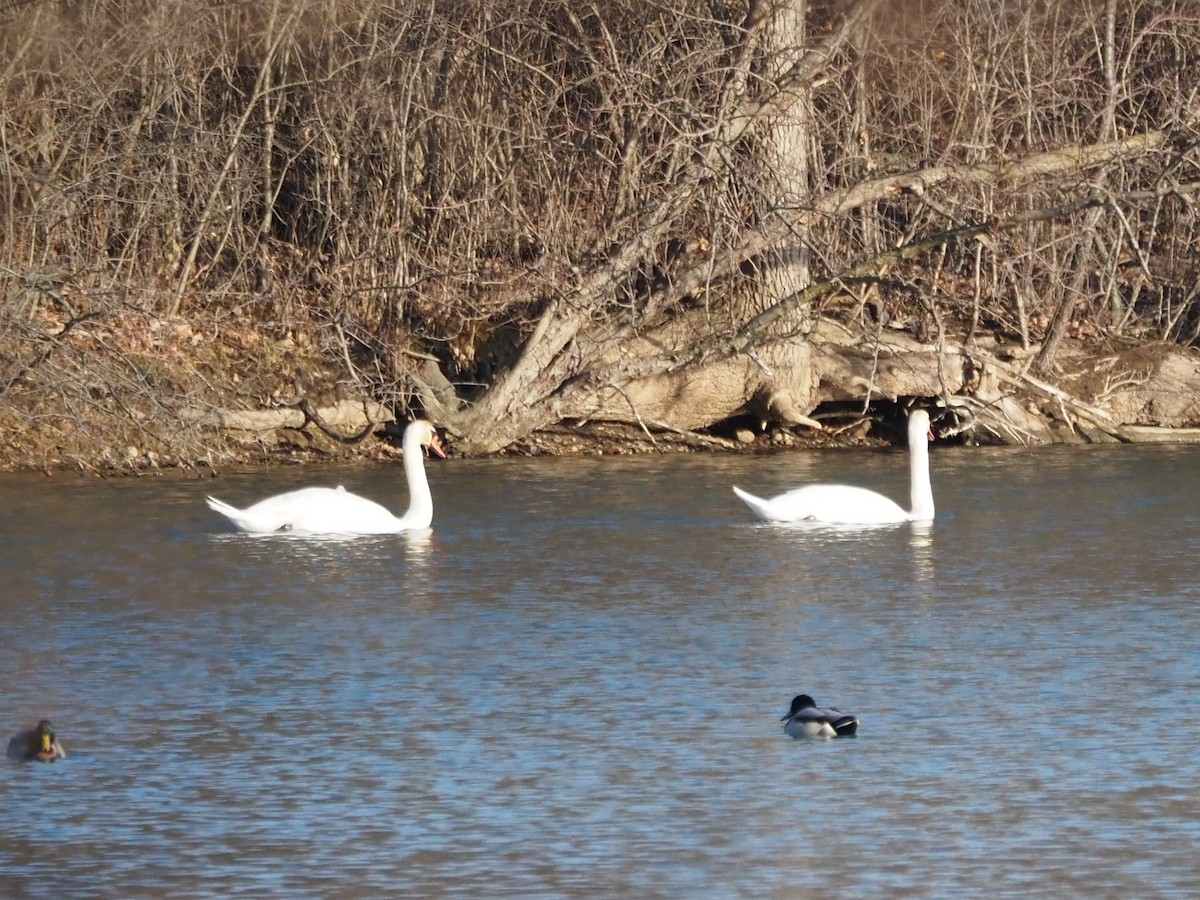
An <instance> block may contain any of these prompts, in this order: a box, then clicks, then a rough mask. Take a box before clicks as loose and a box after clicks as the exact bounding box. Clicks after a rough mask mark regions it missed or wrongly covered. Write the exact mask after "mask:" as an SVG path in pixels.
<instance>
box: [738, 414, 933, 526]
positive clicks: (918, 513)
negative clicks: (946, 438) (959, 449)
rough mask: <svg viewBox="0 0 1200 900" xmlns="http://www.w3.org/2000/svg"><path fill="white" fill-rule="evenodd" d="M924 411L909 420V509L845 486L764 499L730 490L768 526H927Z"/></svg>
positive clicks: (928, 502)
mask: <svg viewBox="0 0 1200 900" xmlns="http://www.w3.org/2000/svg"><path fill="white" fill-rule="evenodd" d="M931 434H932V432H930V430H929V413H927V412H925V410H923V409H918V410H914V411H913V413H912V414H911V415H910V416H909V417H908V450H909V487H910V497H911V502H912V510H911V511H909V510H907V509H905V508H904V507H902V506H901V505H900V504H898V503H896V502H895V501H894V500H890V499H889V498H887V497H885V496H883V495H882V494H877V493H876V492H875V491H869V490H867V489H866V488H861V487H854V486H853V485H848V484H810V485H809V486H808V487H802V488H797V489H796V490H794V491H788V492H787V493H785V494H780V495H779V496H778V497H772V498H771V499H769V500H764V499H763V498H762V497H755V496H754V495H753V494H750V493H747V492H746V491H743V490H742V489H741V488H739V487H735V488H734V489H733V492H734V493H735V494H737V495H738V496H739V497H740V498H741V499H742V501H743V502H745V504H746V505H747V506H749V507H750V508H751V509H752V510H754V513H755V514H756V515H757V516H758V517H759V518H761V519H765V520H766V521H768V522H808V523H812V524H825V525H888V524H892V523H896V522H932V521H933V488H932V486H931V485H930V483H929V444H928V440H929V438H930V436H931Z"/></svg>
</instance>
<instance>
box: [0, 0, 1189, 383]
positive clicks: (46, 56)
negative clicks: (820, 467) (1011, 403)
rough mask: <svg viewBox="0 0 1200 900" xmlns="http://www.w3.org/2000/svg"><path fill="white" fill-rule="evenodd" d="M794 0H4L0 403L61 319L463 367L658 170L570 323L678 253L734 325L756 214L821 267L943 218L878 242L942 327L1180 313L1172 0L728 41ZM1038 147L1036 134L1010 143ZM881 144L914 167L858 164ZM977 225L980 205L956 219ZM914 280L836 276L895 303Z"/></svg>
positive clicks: (949, 12)
mask: <svg viewBox="0 0 1200 900" xmlns="http://www.w3.org/2000/svg"><path fill="white" fill-rule="evenodd" d="M860 2H861V0H860ZM797 4H799V5H801V6H805V9H806V21H807V31H808V34H807V41H808V42H809V44H811V45H812V46H818V45H819V44H820V42H821V40H822V38H823V37H825V36H826V35H827V34H829V33H831V32H832V31H834V30H835V29H836V28H837V27H838V22H839V20H840V19H841V18H842V17H843V16H844V14H845V13H846V12H847V10H848V9H850V8H851V7H853V6H856V5H859V4H855V3H851V2H838V0H825V2H811V3H808V4H807V5H805V4H804V0H780V2H772V0H751V2H749V3H747V0H727V2H721V0H708V2H695V0H636V2H634V0H613V2H608V3H603V4H599V3H597V4H580V3H576V2H571V0H498V2H487V3H483V2H478V0H449V2H440V0H439V2H431V3H425V4H410V3H390V2H386V0H298V2H291V0H246V2H241V3H235V4H226V3H205V4H199V5H193V6H192V7H191V8H189V10H188V12H187V14H186V15H183V14H181V12H180V8H179V7H178V5H176V4H165V3H160V2H155V0H140V2H135V0H80V2H76V3H71V4H65V3H61V4H60V3H42V2H30V3H11V2H10V3H8V4H7V5H5V6H4V7H3V8H2V9H0V165H2V166H3V169H2V171H0V338H2V340H3V346H2V348H0V349H2V352H3V356H0V391H3V392H4V393H0V403H3V400H4V395H5V393H8V392H9V390H10V389H11V388H13V387H14V386H15V385H17V384H19V383H29V382H30V380H31V379H33V380H35V381H36V379H37V378H38V377H39V376H38V375H37V369H38V367H39V365H40V364H41V361H42V360H43V359H48V358H49V357H50V356H51V355H52V354H51V352H50V351H51V350H57V349H58V344H56V343H54V341H53V340H52V338H53V337H54V335H53V332H54V329H55V328H59V327H62V325H63V324H64V323H75V322H79V321H83V320H84V317H87V316H109V315H122V316H130V315H147V316H153V317H167V318H177V317H182V318H183V319H185V320H189V321H196V322H199V321H201V320H208V319H212V318H216V319H217V320H222V319H226V318H228V317H230V316H234V315H235V314H236V315H237V316H239V317H240V319H239V321H249V322H252V323H254V324H255V325H256V326H257V327H259V328H261V329H262V330H264V331H266V332H270V333H273V334H284V333H287V332H289V330H291V329H296V328H304V327H308V326H311V325H313V324H316V325H318V326H320V327H319V328H318V329H317V330H318V332H319V334H320V335H321V339H322V340H324V341H326V342H327V343H328V346H329V350H330V355H331V357H334V358H342V357H345V358H347V359H349V358H350V357H351V356H352V357H353V360H354V363H353V364H354V365H355V366H357V367H359V371H362V368H363V367H366V366H368V364H369V365H370V367H372V371H371V373H370V378H371V380H373V381H374V382H375V384H374V388H375V389H376V391H377V392H378V393H380V394H381V395H384V396H391V397H392V398H393V399H397V398H398V399H401V400H402V399H403V397H405V396H407V392H408V391H409V387H410V385H409V380H408V379H409V373H410V372H411V371H413V370H414V365H415V364H414V362H413V361H414V360H415V359H417V358H418V357H419V355H420V354H432V355H433V356H435V357H437V358H438V359H439V360H440V362H441V363H442V366H443V368H444V369H445V370H446V371H448V372H450V373H452V374H453V375H454V376H455V377H456V378H457V379H458V380H460V381H461V382H464V383H467V382H475V383H479V384H482V385H486V384H487V383H488V381H489V379H490V378H491V377H492V374H493V372H494V368H495V367H496V366H503V365H504V364H505V362H506V358H507V356H508V355H510V354H511V353H512V352H513V348H515V347H518V346H519V345H520V342H521V341H522V340H523V338H524V337H525V336H526V335H527V334H528V333H529V331H530V330H531V329H533V328H534V327H535V325H536V323H537V319H538V315H539V313H540V311H541V310H542V309H543V308H544V307H545V305H546V304H547V303H549V302H551V301H553V300H555V299H561V298H568V299H569V298H571V297H572V292H573V290H574V288H575V286H577V285H578V284H579V283H580V282H581V281H582V280H584V279H585V278H586V277H587V275H588V274H589V273H594V272H596V271H598V270H602V269H603V268H604V267H605V266H607V265H610V264H611V259H610V254H611V252H612V248H614V247H617V246H621V245H622V244H625V243H627V242H628V241H629V240H630V239H631V236H634V235H636V234H637V233H638V232H639V230H640V229H642V228H644V227H645V222H644V217H645V216H646V215H647V214H648V211H649V210H652V209H661V208H662V198H664V197H666V196H669V195H670V194H671V192H672V191H679V190H680V185H681V184H683V183H684V182H685V181H686V182H687V183H688V185H689V187H688V189H687V191H686V194H685V195H684V199H683V201H682V202H680V203H678V204H677V205H676V206H675V207H674V209H675V211H676V212H675V220H674V221H673V223H672V225H671V228H670V229H669V236H668V238H667V239H665V240H662V241H658V242H656V243H655V245H654V246H653V247H651V248H649V249H648V250H647V252H645V253H643V254H642V255H641V257H640V258H639V259H638V260H637V263H636V265H633V266H631V267H629V268H628V271H622V272H619V273H617V275H618V276H619V277H618V278H617V279H616V281H615V283H616V284H617V285H618V287H617V288H616V289H615V290H613V291H612V293H611V294H610V295H608V296H606V297H603V298H599V299H596V298H592V299H591V300H589V302H590V303H592V306H591V307H590V308H589V309H588V310H587V312H588V313H589V315H591V316H592V317H594V319H595V320H597V321H600V322H603V321H605V320H606V319H612V320H613V321H622V322H628V321H629V320H630V319H631V318H636V316H637V314H638V310H639V305H640V304H641V303H642V301H643V300H644V298H646V297H647V296H650V295H652V294H654V293H655V292H658V293H659V294H660V295H661V293H662V292H664V291H670V290H671V289H672V284H673V283H674V281H675V279H677V278H678V277H679V275H680V273H685V272H693V273H694V272H696V271H704V272H705V273H707V274H706V276H705V279H704V282H703V284H702V285H701V287H700V288H699V289H697V288H696V286H695V284H694V283H689V286H688V289H687V290H686V291H684V292H682V293H681V295H680V296H678V297H676V298H674V299H673V300H672V303H674V304H677V305H678V304H706V305H708V306H710V307H711V308H712V309H713V310H714V313H715V315H714V317H713V319H712V322H713V323H714V324H713V327H714V329H715V330H717V331H719V330H720V329H721V328H726V329H727V330H728V331H729V332H732V331H734V330H736V329H737V328H738V327H740V326H741V325H742V324H744V319H745V315H747V314H748V313H747V312H746V311H745V310H743V309H742V308H741V307H739V306H738V305H737V304H736V303H734V302H733V300H734V298H736V297H737V296H738V295H739V294H740V293H744V290H745V287H746V282H747V281H748V280H752V279H753V277H754V272H755V262H756V260H755V256H756V254H757V253H758V252H760V251H761V250H762V246H761V244H760V245H755V244H754V243H753V241H748V236H753V235H755V234H766V233H768V232H769V231H770V233H771V234H772V235H773V236H772V237H771V238H770V239H769V242H776V243H777V242H778V241H779V237H778V235H779V229H778V225H777V224H775V225H771V226H770V228H769V227H768V225H769V223H778V222H779V221H784V222H787V221H788V220H789V218H794V219H795V220H796V221H801V220H803V222H804V225H803V227H800V226H797V227H796V228H795V230H794V232H793V233H792V234H791V235H790V237H788V238H785V239H789V240H793V241H797V242H803V243H804V244H806V245H807V247H808V248H809V250H810V252H811V257H812V259H813V261H814V268H813V275H814V277H815V278H822V277H834V276H836V275H837V274H838V273H841V272H845V271H847V270H850V269H852V268H854V267H855V266H857V265H860V264H862V263H863V262H865V261H869V260H871V259H872V258H875V257H877V256H879V255H880V254H883V253H886V252H888V251H892V250H894V249H895V248H896V247H898V246H902V245H905V244H906V243H914V242H921V241H925V240H927V239H929V237H930V236H931V235H936V234H940V233H950V237H951V239H949V240H947V241H945V242H942V243H939V242H938V241H936V240H935V241H934V242H933V244H934V246H936V247H937V250H936V251H935V252H931V253H929V254H927V255H925V256H924V257H922V258H921V259H920V260H919V264H918V265H917V267H916V268H912V267H911V266H910V267H909V268H906V269H904V270H903V271H901V270H900V269H897V268H893V269H892V270H890V271H891V272H892V274H894V275H896V277H898V278H901V277H902V278H907V279H912V278H919V279H920V280H921V281H922V290H923V291H924V293H925V294H926V295H927V296H928V297H929V298H931V299H932V302H933V303H934V304H935V307H936V308H937V309H938V310H939V311H940V312H941V313H942V314H943V315H945V316H946V317H947V318H951V319H957V320H958V321H959V322H961V323H962V324H963V327H964V328H969V329H973V330H994V331H999V332H1003V333H1005V334H1007V335H1011V336H1016V337H1018V338H1019V339H1020V340H1022V341H1023V342H1024V343H1026V344H1027V345H1028V344H1031V343H1035V342H1037V341H1040V340H1042V339H1043V338H1044V337H1046V335H1047V331H1048V330H1049V329H1053V328H1054V327H1055V326H1056V322H1057V327H1059V328H1060V329H1065V328H1067V327H1075V328H1078V327H1080V326H1081V325H1083V326H1086V327H1088V328H1091V329H1093V330H1094V331H1096V332H1104V333H1109V334H1121V333H1124V334H1129V335H1133V336H1140V337H1152V338H1164V339H1170V340H1178V341H1183V342H1194V341H1195V340H1196V338H1197V332H1198V330H1200V315H1198V314H1197V313H1198V311H1200V306H1198V304H1197V296H1196V291H1197V284H1198V283H1200V282H1198V279H1197V268H1198V264H1197V257H1196V251H1195V247H1196V246H1197V245H1198V241H1200V233H1198V232H1197V222H1196V216H1195V214H1194V194H1193V192H1194V190H1195V188H1196V186H1197V184H1198V183H1200V155H1198V154H1197V151H1196V149H1195V142H1196V137H1197V131H1196V124H1197V110H1198V108H1200V107H1198V103H1197V90H1198V87H1197V83H1196V81H1195V78H1194V72H1195V71H1196V66H1197V63H1200V9H1198V8H1197V7H1196V4H1195V3H1194V2H1192V0H1128V2H1126V0H1122V2H1116V0H1107V2H1104V0H1098V2H1089V0H1060V2H1055V0H1003V2H996V0H904V2H891V3H875V4H870V5H871V6H872V7H873V9H872V15H871V16H870V17H869V18H868V19H867V20H866V21H865V22H864V24H863V25H862V27H860V28H858V29H857V30H856V32H855V33H854V34H853V36H852V39H851V40H849V41H847V42H844V43H841V44H839V46H838V48H837V50H836V51H835V52H834V53H833V54H832V55H831V56H829V58H827V59H824V60H823V61H822V63H821V65H820V66H819V67H817V68H816V69H808V68H806V69H804V70H803V71H800V70H799V69H798V68H797V69H796V70H792V71H789V69H788V67H787V66H786V65H783V66H781V65H779V64H778V60H772V59H769V58H768V57H767V55H766V54H767V53H768V51H767V50H764V49H763V48H764V46H765V45H764V44H763V43H761V42H758V41H754V40H750V36H751V32H752V31H753V30H754V29H755V28H759V27H760V26H761V25H762V23H763V22H764V21H769V20H770V19H771V17H772V16H774V15H775V14H776V12H777V8H778V7H782V6H789V7H792V8H795V7H796V6H797ZM806 49H808V47H791V48H779V47H775V48H772V49H770V51H769V52H770V53H775V52H777V51H779V50H782V51H784V52H785V53H786V54H788V55H789V57H790V56H791V55H795V56H797V57H798V56H799V55H801V54H802V53H803V52H804V51H805V50H806ZM747 53H750V54H752V58H751V59H750V60H749V64H748V65H743V63H744V62H745V58H744V54H747ZM796 96H806V97H807V98H808V103H809V104H810V108H811V112H812V117H813V118H812V123H813V128H812V132H811V134H812V140H811V146H810V147H809V148H808V153H809V157H810V158H809V160H808V163H809V165H808V167H807V171H808V173H809V176H808V177H809V179H810V184H809V185H808V188H807V193H808V197H807V198H801V200H800V202H799V203H798V205H797V208H795V209H781V208H780V196H781V193H780V185H779V184H778V183H777V181H776V180H775V177H774V175H775V173H774V172H773V171H772V169H771V168H770V166H769V165H768V164H767V162H766V160H767V159H768V158H769V157H768V156H767V155H766V154H765V153H764V152H763V140H764V134H766V133H768V132H769V129H770V128H771V122H772V119H771V117H772V115H773V114H774V112H775V111H777V110H778V109H779V108H780V102H781V100H783V99H786V98H789V97H791V98H794V97H796ZM737 117H748V118H749V119H750V120H751V121H750V123H749V125H748V126H746V127H731V126H730V121H731V119H734V118H737ZM1148 134H1153V135H1156V136H1158V137H1157V138H1156V139H1155V140H1153V141H1150V142H1140V143H1139V142H1137V141H1136V140H1134V139H1141V138H1142V137H1144V136H1145V135H1148ZM1124 140H1131V141H1132V142H1131V144H1130V149H1129V150H1128V152H1121V151H1120V150H1119V149H1118V150H1116V151H1114V152H1112V153H1107V154H1104V155H1103V156H1101V157H1098V158H1097V161H1096V162H1094V163H1088V162H1086V161H1083V160H1082V158H1081V161H1080V162H1079V164H1077V165H1062V164H1061V160H1062V158H1063V155H1064V154H1065V155H1066V157H1068V158H1069V157H1070V155H1071V154H1072V153H1075V152H1076V151H1078V150H1080V149H1081V148H1089V147H1094V146H1097V145H1111V144H1112V143H1113V142H1119V141H1124ZM1039 154H1042V155H1044V157H1045V159H1047V160H1052V159H1053V160H1055V162H1054V164H1050V163H1049V162H1048V163H1047V164H1046V165H1045V166H1044V167H1043V169H1044V171H1042V172H1038V171H1033V170H1031V167H1029V166H1027V167H1026V168H1024V169H1022V170H1021V171H1020V174H1019V175H1014V176H1013V177H1011V178H1010V177H1008V175H1006V174H1005V166H1008V165H1014V166H1015V165H1016V164H1018V163H1019V162H1020V161H1022V160H1029V159H1031V158H1033V159H1035V160H1036V159H1037V158H1038V155H1039ZM1032 169H1036V165H1034V166H1033V167H1032ZM1014 171H1015V169H1014ZM899 173H924V175H927V176H928V177H923V178H921V179H917V180H912V179H910V180H908V181H897V182H896V183H895V184H894V185H888V186H884V187H879V188H878V189H877V190H874V191H872V190H864V186H870V185H872V184H876V185H880V184H882V183H883V182H881V179H882V180H886V179H887V178H888V177H889V176H894V175H898V174H899ZM981 222H992V223H1002V224H1003V226H1004V227H1002V228H996V229H992V230H990V231H989V232H988V233H987V234H985V235H983V236H976V237H975V238H974V239H971V240H954V239H952V238H953V236H954V235H953V233H954V231H955V229H960V228H969V227H970V226H972V225H977V224H978V223H981ZM772 228H773V229H774V230H773V231H772V230H771V229H772ZM1081 236H1086V239H1083V238H1081ZM748 247H750V248H752V251H748V250H747V248H748ZM910 298H911V292H910V291H903V290H902V291H895V292H892V291H887V290H875V291H869V292H867V293H865V294H860V295H859V296H858V297H857V300H858V301H860V302H866V301H870V304H871V305H872V306H873V307H874V308H875V310H876V312H877V313H878V315H881V316H889V317H895V316H899V317H904V316H906V315H908V314H909V313H910V312H912V311H913V310H912V309H910V308H909V305H910V304H912V302H913V301H912V300H911V299H910ZM779 299H782V298H779ZM46 315H51V317H52V319H53V321H54V323H55V325H54V327H53V328H52V327H50V326H48V325H47V324H46V322H45V321H44V320H43V319H39V318H38V317H39V316H43V317H45V316H46ZM347 338H348V340H346V339H347ZM126 368H129V366H126ZM133 368H136V366H135V367H133ZM82 380H84V379H82V376H81V383H82ZM135 380H136V377H135ZM60 389H61V387H60ZM81 390H82V389H81ZM85 395H86V391H84V392H83V393H82V394H81V396H85Z"/></svg>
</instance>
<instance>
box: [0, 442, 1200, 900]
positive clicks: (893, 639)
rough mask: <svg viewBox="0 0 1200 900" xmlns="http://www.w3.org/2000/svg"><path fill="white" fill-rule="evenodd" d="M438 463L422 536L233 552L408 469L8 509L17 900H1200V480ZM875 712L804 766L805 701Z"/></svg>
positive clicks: (1079, 459)
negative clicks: (310, 497)
mask: <svg viewBox="0 0 1200 900" xmlns="http://www.w3.org/2000/svg"><path fill="white" fill-rule="evenodd" d="M932 461H933V472H934V493H935V497H936V500H937V504H938V518H937V521H936V522H935V524H934V525H933V527H932V528H929V529H924V530H918V529H915V528H914V527H912V526H900V527H891V528H886V529H882V530H874V531H866V532H836V531H811V530H801V529H795V528H787V527H780V526H769V525H763V524H758V523H756V522H755V521H753V520H752V519H751V517H750V514H749V511H748V510H747V509H746V508H745V507H743V506H742V504H741V503H740V502H739V501H738V500H737V499H736V498H735V497H734V496H733V494H732V493H731V491H730V485H732V484H735V483H736V484H738V485H740V486H742V487H745V488H747V489H749V490H752V491H754V492H756V493H760V494H772V493H775V492H777V491H778V490H782V489H785V488H789V487H795V486H799V485H801V484H803V483H805V482H806V481H810V480H814V479H820V480H826V481H841V482H852V483H856V484H862V485H865V486H868V487H873V488H875V489H877V490H880V491H882V492H884V493H887V494H888V495H889V496H892V497H894V498H896V499H898V500H900V501H901V502H902V503H906V502H907V499H906V498H907V459H906V457H905V455H904V454H903V453H902V452H869V451H862V452H857V451H844V452H821V453H792V454H787V455H779V456H769V457H713V456H682V457H680V456H673V457H666V458H661V457H656V458H638V459H628V458H603V459H587V460H570V459H567V460H529V461H512V460H507V461H487V462H464V461H446V462H443V461H437V460H431V461H430V462H429V464H428V469H429V473H430V480H431V482H432V486H433V493H434V499H435V504H436V512H435V518H434V527H433V530H432V533H430V534H428V535H426V536H417V537H413V536H409V537H405V536H393V537H383V538H364V539H357V540H353V541H329V540H326V541H313V540H299V539H295V538H283V537H279V538H276V537H270V538H251V537H247V536H242V535H236V534H232V533H230V532H229V531H228V525H227V523H226V522H225V520H224V519H222V518H221V517H220V516H218V515H217V514H215V513H213V512H211V511H210V510H208V509H207V508H206V506H205V504H204V496H205V494H207V493H214V494H216V495H217V496H220V497H221V498H222V499H225V500H227V501H230V502H233V503H235V504H239V505H244V504H246V503H248V502H250V501H253V500H257V499H260V498H262V497H263V496H266V495H268V494H272V493H276V492H278V491H281V490H287V489H291V488H293V487H297V486H300V485H304V484H313V483H322V484H337V483H339V482H341V483H344V484H345V485H346V486H347V488H348V489H350V490H355V491H357V492H359V493H362V494H364V495H367V496H370V497H372V498H373V499H376V500H379V501H380V502H383V503H384V504H385V505H387V506H389V507H390V508H392V509H394V510H396V511H402V510H403V507H404V506H405V504H406V503H407V496H406V491H405V487H404V482H403V476H402V474H401V471H400V468H399V466H398V465H397V466H390V467H370V468H358V469H340V470H330V469H316V468H301V469H288V470H283V471H280V470H275V471H269V472H268V471H263V472H255V473H246V474H236V475H224V476H223V477H220V478H218V479H216V480H205V481H200V480H183V479H175V478H153V477H150V478H141V479H124V480H112V481H98V480H84V479H75V478H73V477H71V476H58V477H55V478H53V479H46V478H42V477H36V476H20V477H15V476H14V477H5V478H0V502H2V503H3V509H4V515H3V517H0V519H2V520H0V579H2V580H0V585H2V587H0V651H2V652H0V682H2V684H3V686H4V690H3V696H2V698H0V726H3V729H4V734H3V737H4V739H7V736H8V734H9V733H11V732H14V731H15V730H17V728H18V727H20V726H22V725H24V724H26V723H30V722H32V721H35V720H36V719H38V718H39V717H42V716H46V717H49V718H50V719H52V720H53V722H54V723H55V725H56V727H57V729H58V732H59V734H60V736H61V738H62V741H63V743H64V744H65V745H66V747H67V750H68V753H69V756H68V757H67V759H65V760H63V761H61V762H59V763H56V764H54V765H49V766H47V765H20V764H14V763H8V762H5V763H4V764H3V765H0V808H2V809H3V811H4V816H3V824H0V895H3V896H5V897H64V896H66V897H92V896H96V897H137V896H170V897H191V896H195V897H207V896H222V897H225V896H254V897H262V896H287V897H301V896H311V897H343V896H345V897H349V896H393V897H394V896H406V897H418V896H428V897H501V896H522V897H537V896H547V897H552V896H570V897H583V896H587V897H616V898H625V897H629V898H642V897H682V896H704V897H781V898H782V897H797V896H811V895H816V894H818V893H823V894H831V895H834V896H871V895H874V896H904V895H912V896H923V897H924V896H944V897H956V896H962V895H964V894H973V895H977V896H978V895H983V894H986V895H989V896H1004V895H1017V894H1035V895H1046V894H1054V895H1058V896H1081V895H1096V896H1105V897H1118V896H1140V897H1145V896H1171V895H1184V894H1190V895H1195V894H1196V893H1197V892H1198V891H1200V854H1198V853H1197V848H1198V847H1200V765H1198V762H1197V757H1198V751H1197V746H1198V745H1200V712H1198V710H1197V703H1196V696H1195V693H1196V687H1197V680H1198V679H1197V676H1198V674H1200V671H1198V670H1200V639H1198V637H1197V625H1198V624H1200V608H1198V606H1197V599H1200V591H1198V589H1197V587H1196V579H1197V572H1198V567H1197V564H1198V560H1200V504H1198V503H1197V499H1198V497H1200V449H1197V448H1171V447H1142V448H1128V447H1097V448H1089V449H1070V450H1066V449H1050V450H1041V451H1037V452H1034V453H1029V452H1022V451H1011V450H1006V451H997V450H960V449H954V448H939V447H936V446H935V447H934V449H933V454H932ZM800 692H807V693H810V694H812V695H813V696H814V697H815V698H816V699H817V701H818V703H820V704H832V705H837V706H840V707H842V708H843V709H845V710H848V711H851V712H854V713H857V714H858V715H859V717H860V719H861V726H860V729H859V736H858V737H857V738H856V739H852V740H850V739H847V740H837V741H822V742H813V741H795V740H792V739H790V738H787V737H786V736H785V735H784V734H783V730H782V726H781V723H780V721H779V719H780V716H781V715H783V713H784V712H785V710H786V709H787V706H788V703H789V701H790V700H791V697H792V696H793V695H794V694H796V693H800Z"/></svg>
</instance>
